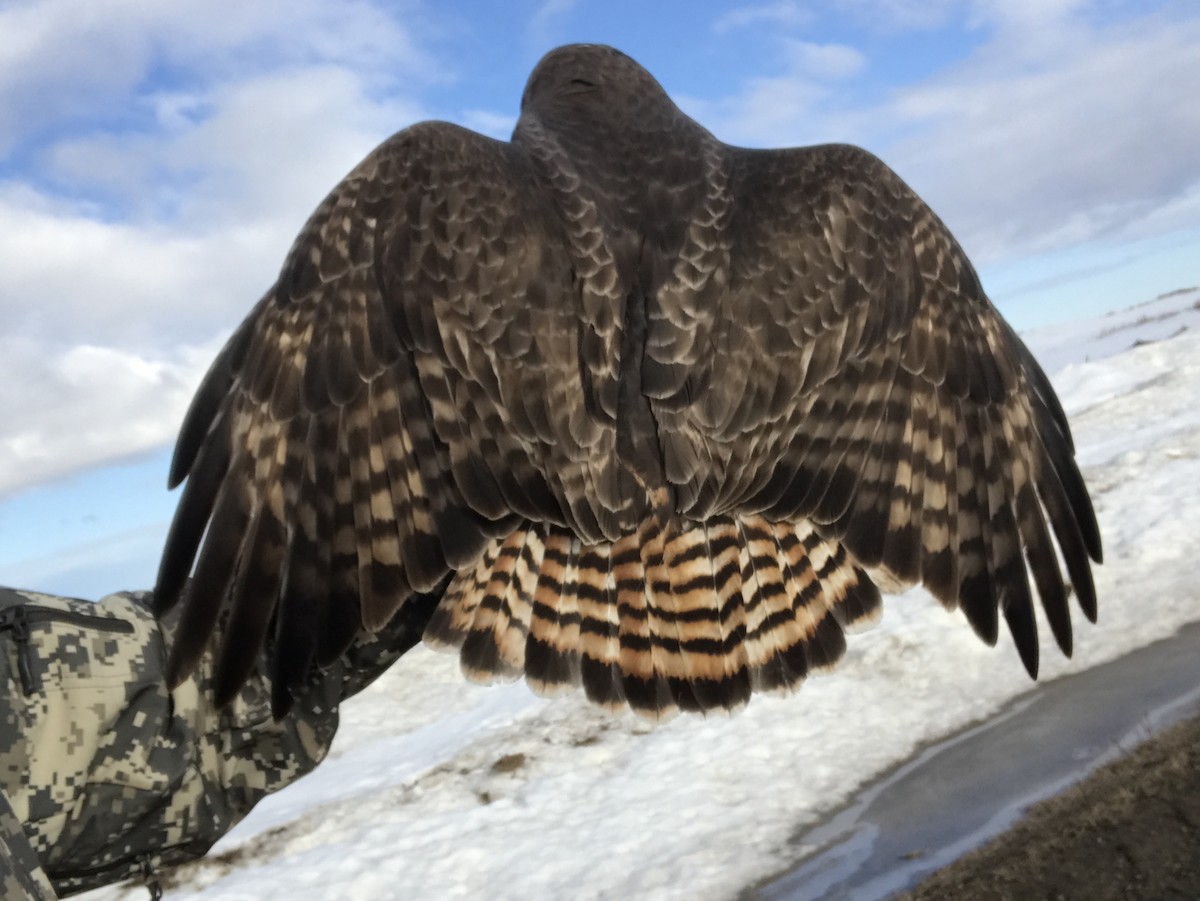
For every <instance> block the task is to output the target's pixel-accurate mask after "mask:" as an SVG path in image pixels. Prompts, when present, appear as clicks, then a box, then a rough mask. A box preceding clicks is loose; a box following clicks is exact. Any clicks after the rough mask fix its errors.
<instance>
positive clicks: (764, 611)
mask: <svg viewBox="0 0 1200 901" xmlns="http://www.w3.org/2000/svg"><path fill="white" fill-rule="evenodd" d="M879 605H880V598H879V592H878V590H877V589H876V588H875V586H874V585H873V584H872V583H871V581H870V579H869V578H868V577H867V575H866V574H865V573H864V572H863V571H862V570H861V569H859V568H858V567H857V566H855V565H854V564H853V563H852V562H851V561H850V559H849V557H848V556H847V555H846V553H845V551H843V550H842V548H841V546H840V545H839V544H837V543H836V542H834V541H829V540H826V539H823V538H821V537H820V536H819V535H818V534H817V532H816V531H815V529H814V528H813V527H812V526H811V525H810V524H808V523H806V522H801V523H786V522H779V523H771V522H768V521H767V520H766V519H764V518H762V517H760V516H743V517H738V518H733V517H717V518H715V519H712V520H710V521H708V522H707V523H695V522H682V523H678V522H668V523H666V524H663V522H662V521H661V520H659V519H658V518H657V517H653V516H652V517H650V518H649V519H647V520H646V521H645V522H644V523H643V524H642V526H641V528H639V529H638V531H637V532H636V533H634V534H632V535H627V536H625V537H623V538H620V539H618V540H617V541H615V542H612V543H600V544H594V545H583V544H581V543H580V541H579V539H578V538H576V537H575V536H574V535H573V534H571V533H570V532H569V531H567V530H565V529H562V528H559V527H554V526H530V527H528V529H526V530H524V531H519V532H515V533H513V534H512V535H509V536H507V537H506V538H502V539H494V540H492V541H491V542H490V543H489V544H488V546H487V548H486V549H485V551H484V554H483V556H482V557H481V558H480V560H479V561H478V563H476V564H475V565H474V566H472V567H468V568H467V569H464V570H462V571H460V572H459V573H458V574H457V575H456V576H455V577H454V579H453V580H452V581H451V583H450V585H449V587H448V588H447V590H446V593H445V595H444V596H443V598H442V600H441V602H440V604H439V605H438V608H437V610H436V612H435V613H434V615H433V617H432V619H431V620H430V623H429V625H428V627H427V629H426V633H425V640H426V641H427V642H428V643H429V644H430V645H432V646H433V647H438V648H442V649H459V650H460V656H461V661H462V666H463V671H464V672H465V673H466V675H467V676H468V677H470V678H472V679H474V680H477V681H493V680H496V679H508V680H511V679H514V678H517V677H518V676H520V675H522V674H524V675H525V677H526V678H527V680H528V681H529V684H530V686H531V687H532V688H533V689H534V690H535V691H537V692H538V693H539V694H554V693H558V692H560V691H563V690H565V689H569V688H572V687H576V686H579V685H582V686H583V687H584V690H585V691H586V693H587V696H588V698H589V699H590V700H592V701H594V702H597V703H599V704H603V705H605V706H609V707H619V706H622V705H624V704H628V705H629V706H630V707H632V708H633V709H634V710H635V711H636V712H638V713H640V714H642V715H644V716H647V717H650V718H656V719H657V718H661V717H664V716H669V715H671V714H673V713H675V712H676V711H678V710H699V711H706V710H718V709H724V710H733V709H736V708H738V707H740V706H742V705H743V704H745V703H746V701H747V700H748V698H749V695H750V692H751V690H755V691H789V690H792V689H794V688H795V687H796V686H798V685H799V684H800V682H802V681H803V679H804V678H805V677H806V676H807V674H808V673H809V672H812V671H814V670H818V669H822V668H825V667H829V666H832V665H833V664H834V663H836V662H837V660H838V659H839V658H840V657H841V655H842V653H843V652H844V650H845V639H844V636H843V628H845V627H851V626H854V625H856V624H858V623H861V622H863V621H865V620H868V619H871V618H873V617H874V616H876V615H877V614H878V611H879Z"/></svg>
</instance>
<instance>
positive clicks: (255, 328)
mask: <svg viewBox="0 0 1200 901" xmlns="http://www.w3.org/2000/svg"><path fill="white" fill-rule="evenodd" d="M530 167H531V163H530V161H529V159H528V157H527V155H524V154H522V153H520V152H518V151H516V150H515V149H514V148H513V146H512V145H510V144H503V143H500V142H496V141H492V140H490V139H487V138H484V137H482V136H479V135H476V134H473V133H471V132H468V131H465V130H463V129H459V128H456V127H454V126H450V125H445V124H442V123H424V124H422V125H418V126H414V127H413V128H410V129H408V130H406V131H403V132H400V133H399V134H398V135H396V136H395V137H393V138H392V139H390V140H389V141H387V142H385V143H384V144H383V145H381V146H380V147H379V148H378V149H377V150H376V151H374V152H373V153H372V154H371V155H370V156H368V157H367V159H365V160H364V161H363V163H361V164H360V165H359V166H358V167H357V168H356V169H355V170H354V171H353V172H351V173H350V175H348V176H347V178H346V179H345V180H344V181H343V182H342V183H341V184H340V185H339V186H338V187H336V188H335V189H334V190H333V192H331V193H330V195H329V196H328V197H327V198H326V200H325V201H324V202H323V203H322V204H321V205H320V206H319V207H318V209H317V210H316V212H315V213H314V214H313V216H312V218H311V219H310V220H309V222H308V224H307V225H306V226H305V228H304V230H303V231H302V232H301V234H300V236H299V238H298V239H297V240H296V243H295V245H294V246H293V248H292V250H291V252H290V253H289V255H288V257H287V260H286V261H285V263H284V266H283V269H282V271H281V274H280V277H279V280H278V282H277V283H276V285H275V286H274V287H273V288H272V289H271V291H269V292H268V293H267V295H266V296H265V297H264V299H263V300H262V301H261V302H260V303H259V304H258V305H257V306H256V307H255V309H254V311H252V313H251V314H250V316H249V317H248V319H247V320H246V322H245V323H243V325H242V326H241V327H240V328H239V329H238V330H237V332H236V333H235V335H234V337H233V338H232V339H231V340H230V342H229V344H228V345H227V347H226V349H225V350H224V351H223V352H222V353H221V355H220V356H219V357H218V359H217V361H216V362H215V363H214V365H213V367H212V369H211V370H210V373H209V375H208V376H207V377H206V379H205V381H204V383H203V385H202V387H201V390H200V391H199V392H198V394H197V397H196V400H195V401H194V402H193V405H192V408H191V410H190V412H189V414H188V417H187V419H186V421H185V424H184V427H183V429H182V431H181V434H180V439H179V444H178V446H177V449H176V456H175V459H174V462H173V467H172V483H178V482H179V481H181V480H182V479H184V478H185V477H186V478H187V479H188V486H187V489H186V490H185V492H184V496H183V498H182V501H181V504H180V507H179V509H178V511H177V514H176V520H175V523H174V525H173V527H172V531H171V536H170V538H169V540H168V543H167V547H166V550H165V552H164V557H163V563H162V568H161V571H160V578H159V581H158V586H157V590H156V594H157V600H158V604H159V608H160V609H166V608H168V607H169V606H171V605H172V604H173V603H175V602H176V601H177V600H178V599H179V598H180V596H181V594H182V595H183V596H184V603H185V611H184V614H183V616H184V620H183V621H184V627H183V628H182V629H181V636H182V637H181V640H180V642H179V643H178V644H177V646H176V650H175V652H174V656H173V662H172V669H171V674H172V679H173V680H174V681H176V682H177V681H178V680H179V679H181V678H182V677H183V676H184V675H185V674H186V672H187V671H189V670H190V669H191V668H192V667H194V665H195V664H196V663H197V662H198V660H199V657H200V655H201V654H202V653H203V651H204V648H205V647H206V646H207V643H208V639H209V636H210V635H211V634H212V633H213V632H214V630H215V629H216V628H217V627H218V624H219V622H220V621H221V620H222V617H226V618H227V622H226V629H225V638H224V640H223V644H222V648H221V650H220V653H219V658H220V661H219V668H218V672H219V673H220V680H219V681H220V688H221V691H222V696H223V697H224V696H227V695H229V694H231V693H232V692H233V691H236V688H237V687H238V686H239V685H240V684H241V681H242V680H243V679H244V677H245V676H246V674H248V673H249V672H250V667H251V666H252V665H253V661H254V660H255V659H256V655H257V654H258V653H259V652H260V650H261V648H262V647H263V645H264V642H265V639H266V636H267V635H268V634H269V633H270V631H271V623H272V622H273V621H274V622H275V626H274V635H275V649H274V651H273V653H274V655H275V659H274V660H273V661H272V666H271V671H272V673H273V674H274V675H275V676H276V678H278V679H280V680H282V681H283V682H284V683H285V684H284V685H282V686H275V687H274V692H275V694H274V698H273V702H274V703H275V707H276V713H277V714H280V713H282V712H283V711H284V710H285V709H286V707H287V706H288V704H289V703H290V698H291V695H292V693H293V692H294V690H296V689H298V688H299V687H300V686H301V685H302V684H303V682H304V680H305V678H306V674H307V669H308V665H309V661H310V660H311V659H314V658H315V659H316V660H317V662H319V663H322V664H323V663H328V662H329V661H331V660H332V659H334V658H335V657H336V656H337V655H338V654H340V653H341V651H342V649H344V648H345V647H346V646H347V645H348V644H349V642H350V641H351V640H352V639H353V638H354V636H355V635H356V634H357V633H358V632H359V631H360V630H361V629H363V628H364V627H365V628H368V629H376V628H378V627H380V626H381V625H383V624H384V623H385V622H387V621H388V620H389V619H390V618H391V617H392V616H394V615H396V613H397V611H398V610H400V609H402V608H403V607H404V606H405V604H406V603H408V601H409V600H410V598H411V597H413V596H414V593H416V592H427V591H430V590H433V589H434V588H436V587H437V586H438V585H439V584H440V583H441V582H442V580H443V579H444V578H445V577H446V575H447V573H448V572H449V571H450V570H452V569H458V568H462V567H465V566H469V565H472V564H473V563H474V561H475V560H476V559H477V558H478V557H479V555H480V554H481V553H482V552H483V549H484V547H485V545H486V543H487V541H488V540H489V539H490V538H491V537H492V536H495V535H505V534H508V533H510V532H512V531H513V528H514V527H515V524H516V522H517V521H518V518H519V517H534V516H536V517H537V518H538V519H539V520H541V521H545V522H554V523H560V524H565V525H570V526H573V527H575V528H576V530H577V532H579V533H581V534H582V535H584V536H588V535H591V536H593V537H594V536H595V533H596V532H597V531H598V530H599V522H600V519H601V518H603V517H602V516H601V515H600V514H597V513H596V511H595V510H593V509H592V506H593V504H592V502H591V501H590V500H589V499H588V494H587V488H586V487H585V486H587V485H589V484H595V483H596V482H597V481H599V480H600V479H601V478H611V476H610V475H608V471H607V470H606V469H605V468H604V467H603V465H601V464H600V463H596V462H593V460H594V455H593V454H592V450H594V448H595V447H596V446H597V445H599V446H604V445H605V444H606V443H607V446H608V447H610V448H611V446H612V441H611V436H609V437H606V436H605V430H606V429H607V430H608V431H609V432H611V425H605V424H604V423H600V422H597V421H596V420H595V419H594V418H592V417H591V416H588V415H586V414H584V413H581V412H580V411H584V410H586V409H587V407H588V404H587V402H586V400H585V397H584V391H585V388H584V386H583V384H581V380H580V372H581V369H580V365H581V364H580V356H579V354H580V353H581V346H582V343H583V342H582V340H581V336H580V324H579V320H578V318H577V317H576V316H575V315H574V314H573V312H572V311H573V310H575V309H577V304H578V303H579V301H578V300H577V299H574V298H576V297H577V294H576V292H577V290H578V289H577V286H576V285H575V283H574V281H573V271H574V267H573V264H572V259H571V257H570V253H569V250H568V244H569V239H568V237H565V236H564V235H563V233H562V226H561V223H560V220H559V219H558V218H557V213H556V212H555V207H554V205H553V203H552V202H551V201H550V199H549V197H548V194H547V192H546V191H545V190H544V189H543V188H541V187H540V182H539V181H538V179H537V178H536V177H535V176H534V174H533V172H532V169H531V168H530ZM577 230H578V229H577ZM577 237H578V236H577ZM594 312H595V311H594ZM596 316H599V313H596ZM599 321H601V320H600V319H597V322H599ZM597 352H598V353H599V351H597ZM568 410H570V411H575V412H573V413H572V414H571V415H570V416H568V415H565V411H568ZM264 436H266V437H264ZM609 500H610V501H613V498H609ZM596 505H597V506H598V505H599V501H597V502H596ZM614 506H615V504H614ZM611 527H612V526H611V523H610V528H611ZM193 562H194V564H195V577H194V579H193V580H192V582H191V587H190V588H189V589H187V590H186V591H185V589H184V581H185V580H186V577H187V575H188V572H189V571H190V570H191V569H192V567H193Z"/></svg>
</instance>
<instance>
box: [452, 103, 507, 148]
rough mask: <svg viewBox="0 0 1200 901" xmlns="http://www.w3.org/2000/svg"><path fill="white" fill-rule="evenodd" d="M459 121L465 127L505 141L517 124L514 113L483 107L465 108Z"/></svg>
mask: <svg viewBox="0 0 1200 901" xmlns="http://www.w3.org/2000/svg"><path fill="white" fill-rule="evenodd" d="M461 121H462V124H463V125H464V126H466V127H467V128H470V129H474V130H475V131H477V132H480V133H481V134H485V135H488V136H489V137H493V138H496V139H498V140H502V141H507V140H508V138H509V136H510V135H511V134H512V131H513V129H514V128H516V126H517V117H516V116H514V115H512V114H510V113H494V112H492V111H491V110H483V109H469V110H466V111H465V112H464V113H463V114H462V118H461Z"/></svg>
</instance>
